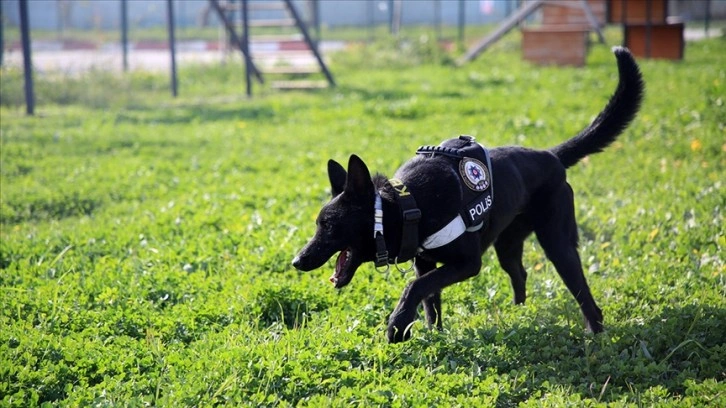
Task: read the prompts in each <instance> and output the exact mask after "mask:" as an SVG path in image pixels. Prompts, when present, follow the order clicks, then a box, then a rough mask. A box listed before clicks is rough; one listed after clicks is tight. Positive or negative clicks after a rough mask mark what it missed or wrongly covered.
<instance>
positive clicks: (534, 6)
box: [457, 0, 605, 65]
mask: <svg viewBox="0 0 726 408" xmlns="http://www.w3.org/2000/svg"><path fill="white" fill-rule="evenodd" d="M593 5H597V6H600V5H602V7H601V8H602V12H601V13H597V15H596V14H594V13H593V10H592V8H591V6H593ZM599 8H600V7H599ZM599 8H598V9H599ZM540 9H542V10H543V27H541V28H538V29H528V30H524V36H523V41H524V43H523V50H524V51H525V59H529V58H528V55H527V52H526V50H527V49H528V47H527V43H526V42H527V41H528V38H532V39H537V40H539V41H540V44H538V45H537V46H536V48H537V49H538V51H539V52H541V53H545V54H549V55H552V53H556V52H557V51H558V50H562V49H563V48H562V47H561V44H563V43H569V41H570V40H571V39H573V38H574V39H576V40H578V41H576V42H577V44H576V45H578V49H579V48H582V47H579V45H580V44H579V42H580V41H579V39H580V38H585V39H586V34H587V33H588V32H590V31H594V32H595V33H597V36H598V39H599V40H600V42H603V43H604V42H605V39H604V37H603V34H602V26H603V25H604V16H605V12H604V10H605V5H604V0H529V1H526V0H525V1H524V2H523V3H522V6H521V7H520V8H519V9H517V10H516V11H515V12H514V13H512V14H511V15H510V16H509V17H508V18H506V19H505V20H504V21H502V23H501V24H500V25H499V26H498V27H497V28H496V29H495V30H494V31H492V32H491V33H490V34H489V35H487V36H486V37H484V38H482V39H481V40H480V41H479V42H477V43H476V44H474V45H473V46H472V47H470V48H469V49H468V50H467V52H466V53H465V54H464V55H463V56H462V57H461V58H459V60H458V61H457V63H458V65H463V64H465V63H467V62H469V61H471V60H473V59H474V58H476V57H477V56H479V54H481V53H482V52H484V51H485V50H486V49H487V48H489V47H490V46H492V45H493V44H494V43H496V42H497V41H499V39H501V38H502V37H503V36H504V35H506V34H507V33H508V32H509V31H511V30H512V29H514V28H515V27H518V26H520V24H521V23H522V22H523V21H525V20H526V19H527V18H528V17H529V16H531V15H532V14H533V13H535V12H536V11H538V10H540ZM528 33H529V34H530V35H528ZM531 34H534V35H531ZM573 34H574V35H573ZM543 40H544V41H545V43H541V41H543ZM583 61H584V60H583ZM553 62H555V63H557V62H558V61H557V60H555V61H553ZM566 63H568V62H566ZM575 65H578V64H575Z"/></svg>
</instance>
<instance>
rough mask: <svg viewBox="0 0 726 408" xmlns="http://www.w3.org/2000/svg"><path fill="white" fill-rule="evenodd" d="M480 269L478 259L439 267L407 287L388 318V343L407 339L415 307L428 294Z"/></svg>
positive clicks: (468, 276) (467, 276)
mask: <svg viewBox="0 0 726 408" xmlns="http://www.w3.org/2000/svg"><path fill="white" fill-rule="evenodd" d="M480 268H481V259H480V258H479V257H475V258H472V259H470V260H465V261H464V262H461V263H456V264H447V265H443V266H442V267H440V268H436V269H434V270H432V271H431V272H428V273H426V274H424V275H422V276H420V277H418V278H416V279H415V280H414V281H413V282H411V283H410V284H408V285H407V286H406V288H405V289H404V290H403V294H402V295H401V299H400V300H399V301H398V305H397V306H396V308H395V309H394V310H393V313H391V316H390V317H389V319H388V331H387V334H388V341H389V342H391V343H398V342H401V341H405V340H408V339H409V338H410V337H411V323H413V320H414V318H415V317H416V308H417V307H418V304H419V303H421V301H422V300H424V299H426V298H428V297H429V296H431V295H432V294H435V293H437V292H439V293H440V292H441V290H442V289H444V288H445V287H447V286H450V285H452V284H454V283H457V282H461V281H463V280H465V279H467V278H470V277H472V276H474V275H476V274H477V273H479V269H480ZM439 310H440V304H439ZM439 320H441V318H440V316H439Z"/></svg>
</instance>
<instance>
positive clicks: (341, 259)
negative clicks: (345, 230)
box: [328, 251, 348, 284]
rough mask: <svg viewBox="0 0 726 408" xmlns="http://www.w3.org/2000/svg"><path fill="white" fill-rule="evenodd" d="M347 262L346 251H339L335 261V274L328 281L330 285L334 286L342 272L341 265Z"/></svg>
mask: <svg viewBox="0 0 726 408" xmlns="http://www.w3.org/2000/svg"><path fill="white" fill-rule="evenodd" d="M347 261H348V251H340V254H338V259H337V260H336V261H335V272H334V273H333V274H332V275H331V276H330V278H329V279H328V280H329V281H330V283H332V284H335V283H336V282H337V281H338V279H339V278H340V272H341V271H342V270H343V265H345V263H346V262H347Z"/></svg>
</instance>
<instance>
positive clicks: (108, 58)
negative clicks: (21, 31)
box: [3, 41, 345, 74]
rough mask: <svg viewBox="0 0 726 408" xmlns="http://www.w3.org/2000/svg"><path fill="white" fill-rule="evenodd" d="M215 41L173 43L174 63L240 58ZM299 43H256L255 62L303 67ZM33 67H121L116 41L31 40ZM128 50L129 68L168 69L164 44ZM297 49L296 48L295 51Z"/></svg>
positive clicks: (71, 70) (15, 60) (328, 44)
mask: <svg viewBox="0 0 726 408" xmlns="http://www.w3.org/2000/svg"><path fill="white" fill-rule="evenodd" d="M216 44H217V43H216V42H204V41H188V42H183V43H179V44H178V45H177V53H176V56H177V66H184V65H188V64H212V63H217V64H218V63H222V62H224V61H241V60H242V57H241V55H240V53H239V52H237V51H225V50H221V49H219V47H218V46H217V45H216ZM301 44H302V43H301V42H287V43H274V42H270V43H259V44H254V45H253V46H252V53H253V55H254V56H255V61H256V63H257V64H259V65H260V66H273V65H276V64H280V63H282V62H284V63H285V64H287V65H294V66H305V65H313V64H315V59H314V57H313V55H312V53H311V52H309V51H302V50H299V49H300V45H301ZM344 47H345V43H343V42H340V41H324V42H322V43H321V44H320V49H321V52H322V53H323V54H325V53H326V52H331V51H336V50H340V49H342V48H344ZM32 48H33V55H32V59H33V66H34V67H35V69H36V70H37V72H39V73H41V74H42V73H50V72H63V73H67V74H78V73H82V72H85V71H88V70H91V69H103V70H110V71H118V72H121V71H122V70H123V54H122V51H121V47H120V45H118V44H101V45H98V46H94V45H89V44H88V43H83V44H78V43H72V44H70V45H69V44H67V43H63V42H56V41H44V42H33V46H32ZM129 48H130V49H129V53H128V64H129V69H130V70H145V71H152V72H163V71H168V70H169V69H170V66H171V54H170V53H169V50H168V49H167V47H166V44H165V43H159V42H157V43H139V44H131V46H130V47H129ZM296 50H298V51H296ZM3 63H4V64H7V65H8V66H17V67H21V66H22V64H23V54H22V50H21V49H20V47H18V46H17V45H12V46H11V47H9V49H7V50H6V51H5V55H4V61H3Z"/></svg>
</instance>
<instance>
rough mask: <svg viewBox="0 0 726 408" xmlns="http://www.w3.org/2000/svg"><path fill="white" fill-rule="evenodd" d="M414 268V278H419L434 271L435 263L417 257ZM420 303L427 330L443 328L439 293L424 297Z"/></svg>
mask: <svg viewBox="0 0 726 408" xmlns="http://www.w3.org/2000/svg"><path fill="white" fill-rule="evenodd" d="M414 268H415V269H416V277H419V278H420V277H422V276H424V275H426V274H427V273H429V272H431V271H433V270H434V269H436V262H432V261H429V260H426V259H423V258H421V257H420V256H417V257H416V263H415V264H414ZM422 303H423V308H424V313H425V314H426V323H428V325H429V328H432V327H434V326H435V327H436V328H437V329H439V330H441V329H442V328H443V326H442V323H441V291H440V290H439V291H436V292H434V293H432V294H430V295H429V296H427V297H425V298H424V299H423V301H422Z"/></svg>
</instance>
